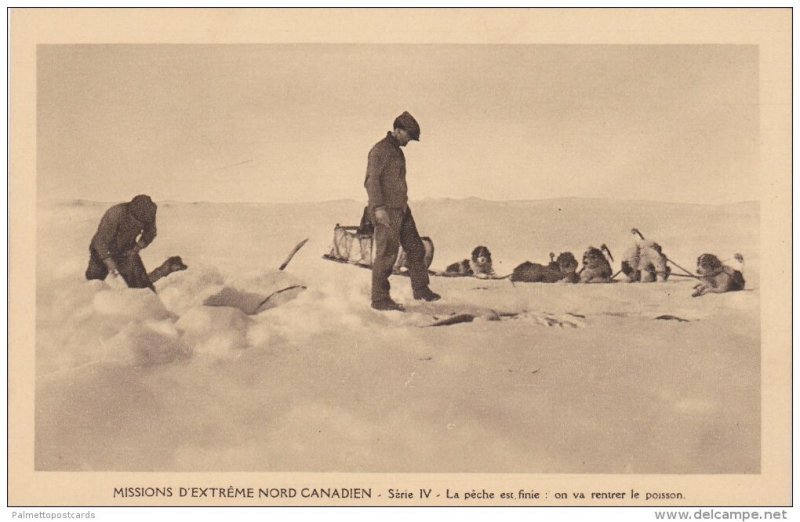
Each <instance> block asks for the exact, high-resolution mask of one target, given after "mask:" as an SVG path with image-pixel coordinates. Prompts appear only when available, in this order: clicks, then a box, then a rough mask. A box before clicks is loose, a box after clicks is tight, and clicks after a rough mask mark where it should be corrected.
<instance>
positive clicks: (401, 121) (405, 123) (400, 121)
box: [394, 111, 419, 141]
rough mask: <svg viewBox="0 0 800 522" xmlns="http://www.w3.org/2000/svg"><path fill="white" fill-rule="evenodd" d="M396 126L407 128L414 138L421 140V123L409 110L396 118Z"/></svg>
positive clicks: (397, 127)
mask: <svg viewBox="0 0 800 522" xmlns="http://www.w3.org/2000/svg"><path fill="white" fill-rule="evenodd" d="M394 128H395V129H403V130H405V131H406V132H408V135H409V136H411V139H412V140H415V141H419V123H417V120H415V119H414V117H413V116H412V115H411V114H409V113H408V111H405V112H403V114H401V115H400V116H398V117H397V118H395V119H394Z"/></svg>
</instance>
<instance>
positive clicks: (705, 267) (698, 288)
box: [692, 254, 744, 297]
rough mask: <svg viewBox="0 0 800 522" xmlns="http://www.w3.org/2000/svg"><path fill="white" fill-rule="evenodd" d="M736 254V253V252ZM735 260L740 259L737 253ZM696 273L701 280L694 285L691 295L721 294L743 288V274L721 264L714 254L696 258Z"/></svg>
mask: <svg viewBox="0 0 800 522" xmlns="http://www.w3.org/2000/svg"><path fill="white" fill-rule="evenodd" d="M737 255H738V254H737ZM736 259H737V261H740V259H741V256H740V255H739V256H738V257H737V258H736ZM697 273H698V275H700V280H701V282H700V283H698V284H697V285H695V287H694V293H693V294H692V297H699V296H701V295H704V294H708V293H712V294H721V293H723V292H734V291H737V290H744V276H743V275H742V273H741V272H740V271H739V270H735V269H733V268H731V267H730V266H728V265H724V264H722V261H720V260H719V258H718V257H717V256H715V255H714V254H703V255H701V256H700V257H698V258H697Z"/></svg>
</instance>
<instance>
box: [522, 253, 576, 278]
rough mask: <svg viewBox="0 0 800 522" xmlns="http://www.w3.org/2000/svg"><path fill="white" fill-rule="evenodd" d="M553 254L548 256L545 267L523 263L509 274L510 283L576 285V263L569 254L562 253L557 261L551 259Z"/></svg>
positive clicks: (527, 262)
mask: <svg viewBox="0 0 800 522" xmlns="http://www.w3.org/2000/svg"><path fill="white" fill-rule="evenodd" d="M554 257H555V255H554V254H552V253H551V254H550V263H549V264H548V265H547V266H544V265H540V264H539V263H531V262H530V261H525V262H524V263H522V264H521V265H519V266H518V267H516V268H515V269H514V272H512V274H511V281H521V282H524V283H558V282H560V281H563V282H565V283H577V282H578V274H576V273H575V271H576V270H577V269H578V261H577V260H576V259H575V256H574V255H572V253H571V252H562V253H560V254H559V255H558V259H555V260H554V259H553V258H554Z"/></svg>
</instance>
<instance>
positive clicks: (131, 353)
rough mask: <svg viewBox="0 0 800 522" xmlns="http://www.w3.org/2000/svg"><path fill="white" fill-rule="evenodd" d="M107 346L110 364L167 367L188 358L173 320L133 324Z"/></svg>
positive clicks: (128, 325)
mask: <svg viewBox="0 0 800 522" xmlns="http://www.w3.org/2000/svg"><path fill="white" fill-rule="evenodd" d="M105 344H106V348H107V354H106V355H107V357H106V360H107V361H109V360H110V361H114V362H118V363H121V364H127V365H134V366H156V365H159V364H167V363H170V362H172V361H174V360H176V359H179V358H184V357H186V356H188V355H189V349H188V348H187V347H186V346H185V345H184V344H183V342H182V340H181V339H180V337H179V333H178V331H177V330H176V328H175V325H174V324H173V323H172V321H170V320H169V319H167V320H162V321H154V320H146V321H132V322H130V323H128V324H127V325H126V326H125V327H124V328H123V329H122V331H121V332H120V333H119V334H117V335H115V336H114V337H112V338H111V339H110V340H109V341H108V342H107V343H105Z"/></svg>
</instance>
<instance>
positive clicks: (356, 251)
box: [322, 208, 433, 273]
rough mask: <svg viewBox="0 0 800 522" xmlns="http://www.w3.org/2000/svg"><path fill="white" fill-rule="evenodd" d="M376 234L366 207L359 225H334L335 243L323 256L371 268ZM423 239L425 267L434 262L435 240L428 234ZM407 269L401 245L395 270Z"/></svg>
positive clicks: (397, 271) (396, 271) (399, 271)
mask: <svg viewBox="0 0 800 522" xmlns="http://www.w3.org/2000/svg"><path fill="white" fill-rule="evenodd" d="M374 235H375V227H374V226H373V225H372V223H370V221H369V218H368V215H367V209H366V208H365V209H364V214H363V215H362V216H361V223H360V224H359V225H358V226H355V225H348V226H343V225H340V224H338V223H337V224H336V226H335V227H333V243H332V245H331V249H330V252H329V253H327V254H325V255H324V256H322V257H323V258H325V259H328V260H330V261H336V262H339V263H350V264H352V265H357V266H361V267H364V268H371V267H372V261H373V259H374V256H373V254H374V250H375V249H374V246H375V238H374ZM421 239H422V244H423V245H424V246H425V268H430V266H431V263H432V262H433V240H431V238H430V237H428V236H423V237H422V238H421ZM407 269H408V267H407V266H406V256H405V252H403V247H402V246H401V247H400V249H399V250H398V252H397V260H396V261H395V263H394V272H395V273H403V272H405V271H407Z"/></svg>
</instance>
